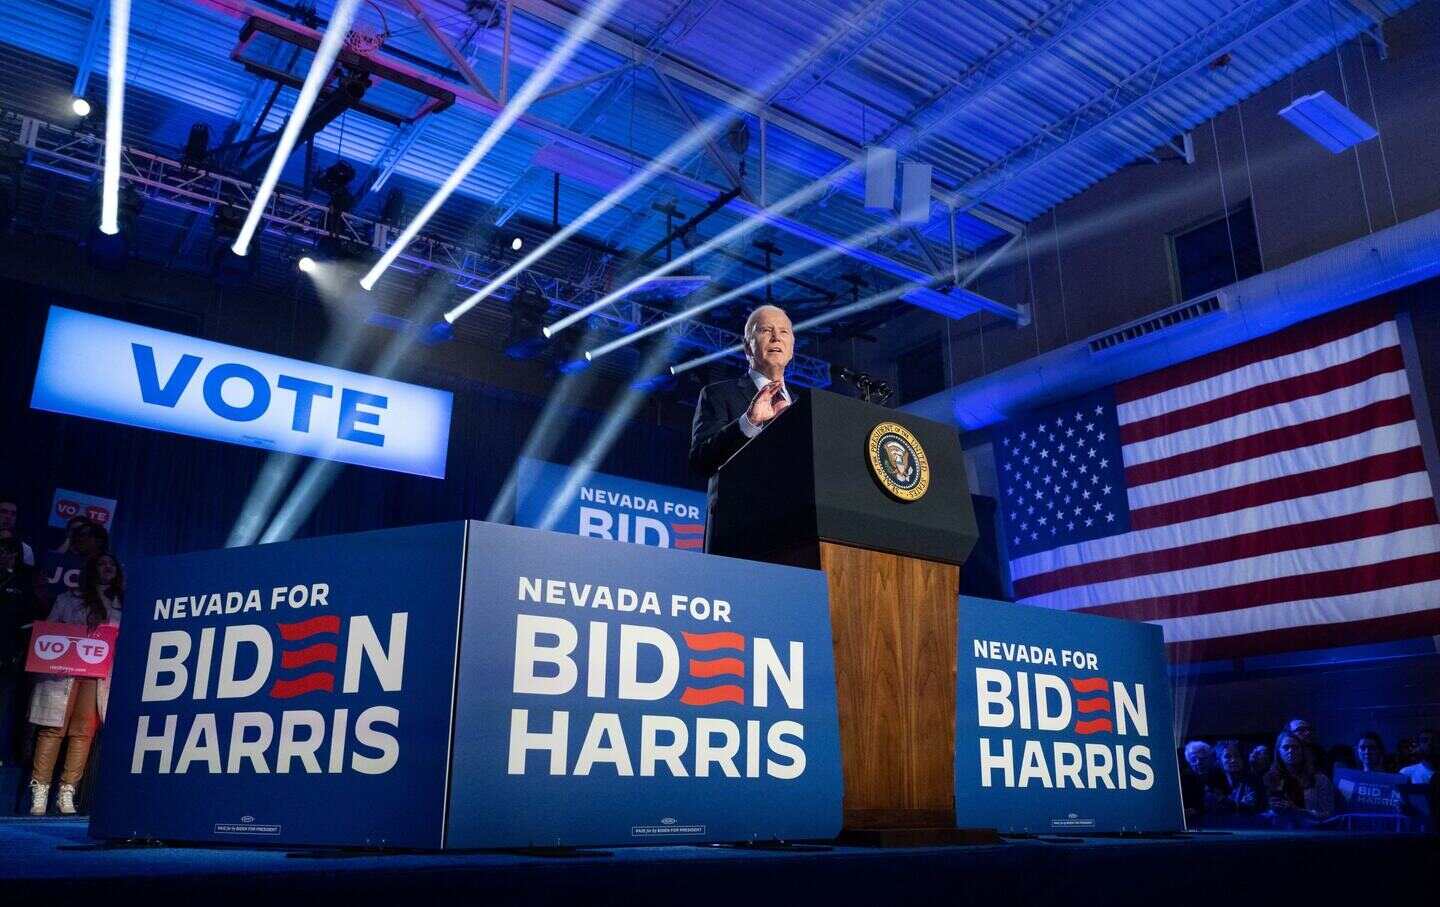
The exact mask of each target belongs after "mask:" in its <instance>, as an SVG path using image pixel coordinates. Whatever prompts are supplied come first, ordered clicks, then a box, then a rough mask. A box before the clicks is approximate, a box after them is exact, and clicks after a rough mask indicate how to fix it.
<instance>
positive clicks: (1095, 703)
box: [955, 596, 1184, 834]
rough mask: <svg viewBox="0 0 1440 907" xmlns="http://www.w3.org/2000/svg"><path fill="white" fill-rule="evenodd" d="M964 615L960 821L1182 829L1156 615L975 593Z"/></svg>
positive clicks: (964, 604)
mask: <svg viewBox="0 0 1440 907" xmlns="http://www.w3.org/2000/svg"><path fill="white" fill-rule="evenodd" d="M959 620H960V633H959V638H960V651H959V658H958V663H957V675H956V676H957V683H958V687H957V690H956V694H957V695H956V705H957V714H956V724H955V727H956V745H955V817H956V821H957V822H958V823H959V824H960V825H961V826H962V827H966V826H968V827H985V828H995V829H998V830H1000V831H1002V832H1005V831H1008V832H1020V833H1029V834H1036V833H1047V832H1052V833H1053V832H1067V831H1069V832H1119V831H1142V832H1144V831H1154V832H1158V831H1179V830H1182V829H1183V828H1184V813H1183V810H1182V808H1181V803H1180V775H1179V769H1178V765H1177V763H1176V757H1175V739H1174V731H1173V717H1174V712H1173V708H1174V707H1173V702H1172V693H1171V689H1170V675H1169V668H1168V665H1167V662H1166V659H1165V641H1164V634H1163V632H1162V630H1161V629H1160V628H1159V627H1157V626H1155V625H1153V624H1147V623H1140V622H1137V621H1126V620H1115V619H1113V618H1108V617H1098V616H1095V615H1089V614H1073V613H1071V612H1068V611H1056V610H1051V609H1048V608H1034V607H1027V606H1025V605H1015V604H1010V603H1007V602H996V601H989V600H987V599H980V598H971V597H969V596H961V597H960V608H959Z"/></svg>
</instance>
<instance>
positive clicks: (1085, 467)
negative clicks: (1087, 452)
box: [1080, 463, 1090, 475]
mask: <svg viewBox="0 0 1440 907" xmlns="http://www.w3.org/2000/svg"><path fill="white" fill-rule="evenodd" d="M1089 471H1090V467H1088V466H1086V465H1085V464H1084V463H1081V464H1080V473H1081V475H1084V474H1085V473H1087V472H1089Z"/></svg>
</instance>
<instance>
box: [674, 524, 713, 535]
mask: <svg viewBox="0 0 1440 907" xmlns="http://www.w3.org/2000/svg"><path fill="white" fill-rule="evenodd" d="M670 528H671V529H674V530H675V531H676V532H685V533H691V532H704V531H705V524H704V523H671V524H670Z"/></svg>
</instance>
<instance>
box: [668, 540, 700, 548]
mask: <svg viewBox="0 0 1440 907" xmlns="http://www.w3.org/2000/svg"><path fill="white" fill-rule="evenodd" d="M704 546H705V540H704V539H676V540H675V547H676V548H703V547H704Z"/></svg>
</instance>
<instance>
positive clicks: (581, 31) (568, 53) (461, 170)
mask: <svg viewBox="0 0 1440 907" xmlns="http://www.w3.org/2000/svg"><path fill="white" fill-rule="evenodd" d="M618 4H619V0H597V2H595V3H594V4H593V5H591V7H590V8H589V9H588V10H587V11H586V12H585V17H584V18H583V19H581V20H580V21H579V22H578V23H577V24H576V25H575V27H574V28H572V29H571V30H570V32H569V33H568V34H567V35H566V36H565V40H564V41H563V42H562V43H561V44H560V46H559V47H558V48H556V50H555V52H554V53H552V54H551V55H550V58H549V59H548V60H546V61H545V64H544V65H543V66H541V67H540V68H539V69H537V70H535V71H534V72H533V73H531V74H530V78H528V79H526V80H525V84H524V85H523V86H522V87H521V88H520V90H519V91H518V92H516V93H515V96H514V97H513V98H511V99H510V103H508V104H506V105H505V108H504V109H503V110H502V111H500V115H499V116H498V117H496V118H495V119H494V120H493V121H492V122H491V123H490V127H489V128H488V129H486V130H485V132H484V134H482V135H481V136H480V140H479V141H478V142H476V143H475V147H473V148H471V149H470V153H469V154H466V155H465V157H464V158H463V159H462V160H461V161H460V163H459V164H457V165H456V166H455V169H454V171H452V172H451V174H450V176H449V177H447V178H446V179H445V182H444V183H441V184H440V188H439V189H437V190H435V194H434V195H432V196H430V200H429V201H427V202H426V203H425V206H424V207H423V208H421V209H420V213H419V214H417V215H416V216H415V218H414V220H412V221H410V223H409V224H408V225H406V227H405V229H404V231H402V232H401V234H400V236H399V237H398V238H397V239H396V240H395V242H393V243H391V244H390V248H388V249H386V250H385V254H383V255H381V256H380V260H379V261H377V262H375V265H374V266H373V267H372V268H371V269H370V270H369V271H368V272H367V273H366V274H365V276H364V277H362V278H361V279H360V286H362V287H364V288H365V289H367V290H371V289H374V288H375V281H377V280H379V279H380V275H382V274H384V273H385V272H386V271H387V270H389V268H390V266H391V265H393V264H394V263H395V259H397V258H399V257H400V253H402V252H404V251H405V247H406V246H408V245H410V243H412V242H413V241H414V240H415V237H416V236H419V235H420V231H421V230H422V229H423V228H424V227H425V224H426V223H428V222H429V220H430V218H432V217H434V216H435V212H437V211H439V210H440V206H441V205H443V204H445V201H446V200H447V199H448V198H450V196H451V195H452V194H453V193H454V192H455V190H456V189H459V188H460V184H461V183H463V182H464V181H465V178H466V177H468V176H469V175H470V172H471V171H473V170H474V169H475V168H476V167H477V166H478V165H479V164H480V161H482V160H483V159H484V158H485V156H486V155H487V154H489V153H490V151H491V149H493V148H494V147H495V145H496V144H497V143H498V142H499V141H500V139H501V138H503V137H504V136H505V133H506V132H508V131H509V129H510V127H511V126H512V125H514V123H515V121H516V120H517V119H519V118H520V115H521V114H523V113H524V112H525V111H526V110H527V109H528V108H529V107H530V105H531V104H532V103H534V101H535V99H536V97H538V96H539V94H540V92H542V91H544V90H545V88H546V86H548V85H549V84H550V82H551V81H552V80H553V79H554V78H555V77H556V76H557V75H559V73H560V70H561V69H562V68H564V66H565V64H566V63H569V62H570V58H571V57H573V56H575V53H576V51H578V50H579V49H580V45H582V44H583V43H584V42H585V41H586V40H588V39H589V38H590V36H591V35H592V34H594V32H595V30H596V29H598V28H599V27H600V26H601V25H602V24H604V22H605V20H606V19H608V18H609V17H610V13H611V12H612V11H613V10H614V9H615V7H616V6H617V5H618ZM445 317H446V319H448V320H450V321H454V320H455V319H453V318H451V317H450V315H449V314H448V313H447V314H446V316H445Z"/></svg>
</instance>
